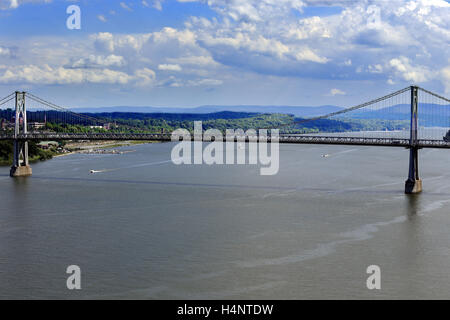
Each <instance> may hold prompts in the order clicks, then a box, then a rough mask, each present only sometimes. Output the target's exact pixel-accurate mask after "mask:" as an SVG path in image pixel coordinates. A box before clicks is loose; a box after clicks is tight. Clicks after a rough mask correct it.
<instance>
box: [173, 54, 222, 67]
mask: <svg viewBox="0 0 450 320" xmlns="http://www.w3.org/2000/svg"><path fill="white" fill-rule="evenodd" d="M167 61H169V62H171V63H175V64H182V65H193V66H200V67H216V66H218V63H217V62H216V61H214V59H213V58H212V57H209V56H189V57H179V58H168V59H167Z"/></svg>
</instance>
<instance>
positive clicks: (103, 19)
mask: <svg viewBox="0 0 450 320" xmlns="http://www.w3.org/2000/svg"><path fill="white" fill-rule="evenodd" d="M97 18H98V20H100V21H101V22H106V21H108V20H107V19H106V17H105V16H104V15H102V14H99V15H98V16H97Z"/></svg>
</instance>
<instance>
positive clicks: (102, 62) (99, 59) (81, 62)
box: [70, 54, 126, 68]
mask: <svg viewBox="0 0 450 320" xmlns="http://www.w3.org/2000/svg"><path fill="white" fill-rule="evenodd" d="M125 65H126V61H125V59H124V58H123V57H122V56H116V55H114V54H111V55H109V56H96V55H93V54H91V55H89V57H87V58H81V59H78V60H76V61H74V62H73V63H72V64H71V65H70V67H71V68H103V67H119V68H120V67H123V66H125Z"/></svg>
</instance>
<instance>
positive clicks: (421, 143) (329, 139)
mask: <svg viewBox="0 0 450 320" xmlns="http://www.w3.org/2000/svg"><path fill="white" fill-rule="evenodd" d="M17 138H18V139H19V140H35V141H36V140H47V141H48V140H138V141H139V140H141V141H142V140H153V141H171V135H170V134H160V133H148V134H147V133H146V134H129V133H126V134H119V133H117V134H116V133H28V134H21V135H18V136H17ZM13 139H14V137H13V136H12V135H7V134H3V135H2V134H0V140H13ZM191 139H192V138H191ZM249 139H250V140H251V141H258V140H259V138H258V137H256V136H255V137H246V141H249ZM203 140H204V141H210V140H209V139H208V138H206V139H205V137H204V139H203ZM235 140H237V139H235ZM267 140H268V141H269V142H270V141H271V138H270V136H269V137H268V138H267ZM279 142H280V143H294V144H295V143H297V144H331V145H361V146H383V147H403V148H405V147H409V146H410V140H409V139H403V138H402V139H396V138H367V137H365V138H362V137H338V136H318V135H309V136H308V135H289V134H281V135H280V136H279ZM417 146H418V147H419V148H444V149H450V142H446V141H444V140H425V139H419V140H418V144H417Z"/></svg>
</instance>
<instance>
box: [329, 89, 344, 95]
mask: <svg viewBox="0 0 450 320" xmlns="http://www.w3.org/2000/svg"><path fill="white" fill-rule="evenodd" d="M330 95H332V96H336V95H341V96H343V95H346V93H345V91H342V90H339V89H331V90H330Z"/></svg>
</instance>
